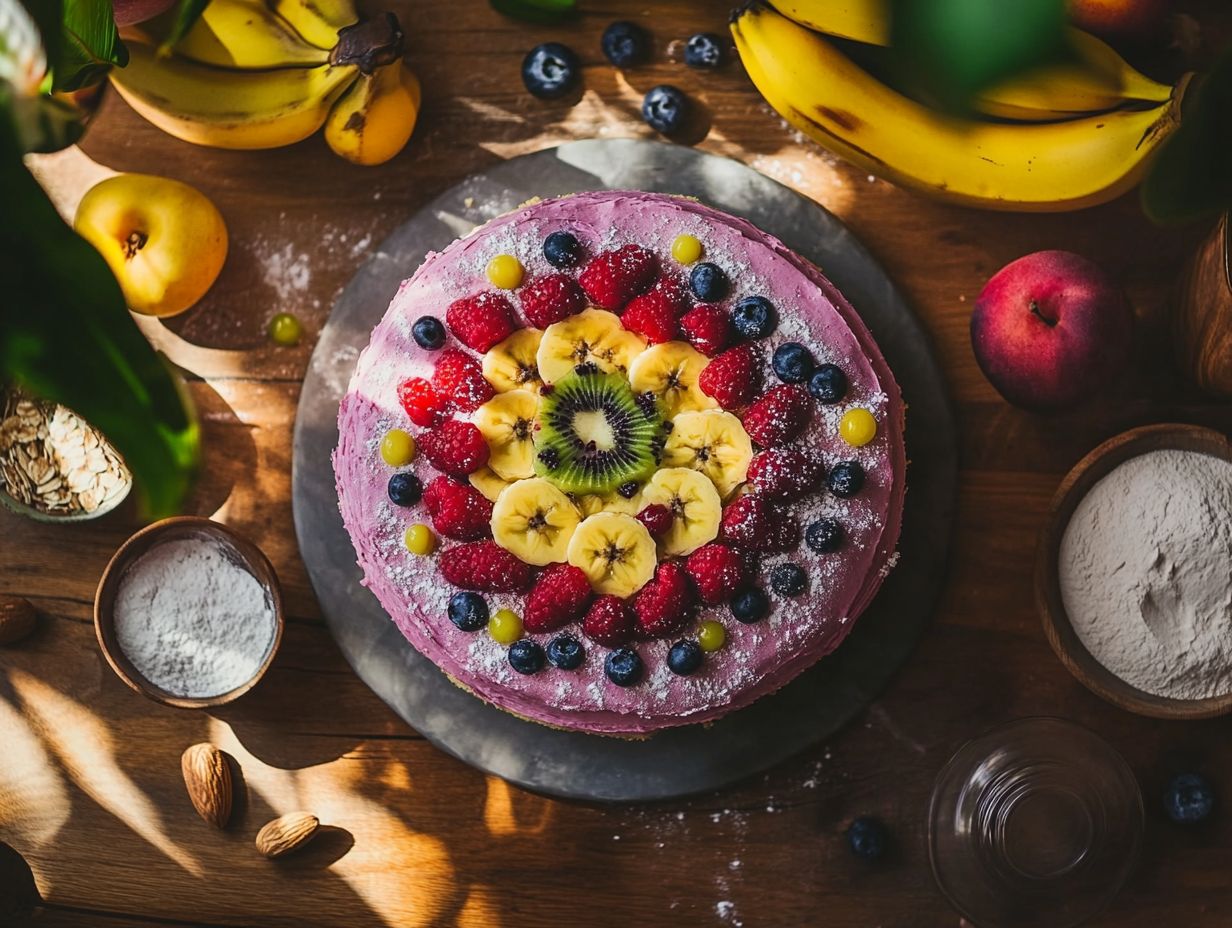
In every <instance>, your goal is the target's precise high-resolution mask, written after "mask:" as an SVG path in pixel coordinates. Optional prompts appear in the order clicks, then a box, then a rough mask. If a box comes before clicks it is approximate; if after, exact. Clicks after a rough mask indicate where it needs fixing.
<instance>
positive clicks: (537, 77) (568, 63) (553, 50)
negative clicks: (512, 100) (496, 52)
mask: <svg viewBox="0 0 1232 928" xmlns="http://www.w3.org/2000/svg"><path fill="white" fill-rule="evenodd" d="M581 75H582V65H581V63H580V62H579V61H578V57H577V55H575V54H574V53H573V49H571V48H569V46H567V45H561V44H560V43H559V42H544V43H543V44H542V45H536V46H535V47H534V48H532V49H531V50H530V51H529V52H527V53H526V57H525V58H523V59H522V83H523V84H525V85H526V89H527V90H529V91H530V92H531V95H532V96H536V97H538V98H539V99H541V100H554V99H556V98H557V97H563V96H564V95H565V94H567V93H568V92H569V91H571V90H572V89H573V88H574V87H576V86H577V83H578V79H579V78H580V77H581Z"/></svg>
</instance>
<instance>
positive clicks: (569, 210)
mask: <svg viewBox="0 0 1232 928" xmlns="http://www.w3.org/2000/svg"><path fill="white" fill-rule="evenodd" d="M338 430H339V441H338V447H337V449H336V450H335V452H334V470H335V475H336V478H337V486H338V500H339V505H340V507H341V510H342V517H343V520H344V522H345V523H346V527H347V531H348V532H349V533H350V536H351V539H352V541H353V542H354V544H355V550H356V551H357V552H358V556H359V564H360V566H361V567H362V568H363V572H364V578H365V579H364V582H365V584H366V585H367V586H368V587H369V588H370V589H371V590H372V592H373V593H375V594H376V596H377V598H378V599H379V600H380V602H381V604H382V606H384V608H385V609H386V611H388V613H389V614H390V616H391V617H392V618H393V620H394V622H395V623H396V624H397V626H398V628H399V629H401V631H402V633H403V634H404V635H405V636H406V638H407V639H408V640H409V641H410V642H411V644H412V645H414V646H415V647H416V648H417V649H418V650H419V651H420V652H422V653H423V654H424V655H425V656H427V657H428V658H429V659H431V660H432V661H433V662H435V663H436V664H437V665H438V666H439V667H440V668H441V669H442V670H443V671H444V672H445V673H446V674H448V675H449V676H450V677H451V678H452V679H453V680H454V681H456V682H457V683H459V684H460V685H462V686H464V687H466V688H467V689H469V690H471V691H472V692H473V693H475V694H477V695H478V696H480V697H481V698H483V699H485V700H487V701H489V702H490V703H492V704H493V705H496V706H498V707H500V708H502V709H505V710H507V711H510V712H513V713H515V714H517V715H519V716H522V717H524V718H527V719H532V720H534V721H536V722H540V723H543V724H547V725H552V726H558V727H562V728H569V729H575V730H579V731H586V732H595V733H603V734H613V735H625V736H637V735H645V734H648V733H650V732H653V731H655V730H657V729H661V728H666V727H669V726H673V725H683V724H687V723H693V722H705V721H710V720H713V719H716V718H718V717H720V716H722V715H724V714H726V713H728V712H730V711H732V710H733V709H736V708H739V707H741V706H744V705H747V704H749V703H751V702H752V701H753V700H755V699H757V698H758V697H760V696H764V695H765V694H767V693H770V692H773V691H774V690H776V689H778V688H779V687H781V686H782V685H783V684H785V683H787V682H788V681H789V680H791V679H792V678H793V677H795V676H796V675H797V674H799V673H800V672H801V671H802V670H805V669H806V668H808V667H810V666H812V665H813V664H814V663H816V662H817V660H818V659H819V658H820V657H822V656H823V655H825V654H827V653H829V652H830V651H832V650H833V649H834V648H835V647H837V646H838V645H839V643H840V642H841V641H842V640H843V639H844V638H845V637H846V636H847V634H848V633H849V632H850V631H851V629H852V626H853V625H854V623H855V620H856V618H857V617H858V616H859V615H860V613H861V612H862V611H863V610H864V608H865V607H866V606H867V605H868V603H869V601H870V600H871V599H872V598H873V595H874V594H875V593H876V592H877V589H878V588H879V587H880V585H881V582H882V580H883V579H884V577H885V576H886V573H887V572H888V571H889V569H890V567H891V566H892V565H893V562H894V560H895V558H896V555H895V553H894V552H895V545H896V543H897V539H898V531H899V523H900V519H901V514H902V502H903V494H904V491H905V481H904V475H905V469H906V458H905V455H904V449H903V404H902V399H901V396H900V394H899V390H898V386H897V384H896V383H895V382H894V378H893V376H892V375H891V374H890V370H889V368H888V367H887V366H886V363H885V360H884V359H883V358H882V356H881V354H880V352H879V351H878V350H877V346H876V345H875V344H874V343H873V340H872V338H871V336H870V335H869V333H868V330H867V329H866V328H865V327H864V325H863V323H862V322H861V321H860V318H859V316H858V315H857V314H856V313H855V311H854V310H853V309H852V308H851V306H850V305H849V304H848V303H847V301H846V300H844V299H843V297H842V296H841V295H840V294H839V293H838V291H837V290H836V289H835V288H834V287H833V285H831V284H830V282H829V281H828V280H826V278H825V277H824V276H823V275H822V274H821V272H820V271H819V270H818V269H817V268H816V267H814V266H813V265H811V264H809V263H808V262H807V261H805V260H804V259H802V258H800V257H799V256H798V255H796V254H794V253H793V252H791V251H790V250H789V249H788V248H787V247H786V246H785V245H783V244H782V243H781V242H779V241H778V240H776V239H775V238H773V237H771V236H769V235H767V234H765V233H764V232H761V231H759V230H758V229H756V228H755V227H754V226H752V225H751V224H749V223H748V222H745V221H744V220H741V219H737V218H734V217H732V216H729V215H726V214H724V213H721V212H719V211H717V210H714V209H710V208H708V207H706V206H703V205H701V204H699V203H697V202H695V201H692V200H689V199H685V198H681V197H671V196H664V195H658V194H648V193H637V192H622V191H607V192H601V193H585V194H578V195H575V196H568V197H562V198H559V199H554V200H548V201H542V202H533V203H531V204H529V205H526V206H524V207H522V208H520V209H518V210H516V211H515V212H513V213H510V214H508V215H505V216H502V217H499V218H497V219H494V220H492V221H491V222H489V223H487V224H486V225H484V226H482V227H480V228H479V229H478V230H476V231H475V232H473V233H472V234H470V235H468V236H466V237H465V238H462V239H460V240H458V241H456V242H454V243H453V244H451V245H450V246H449V247H448V248H446V249H445V250H444V251H442V252H440V253H438V254H431V255H429V256H428V257H427V259H426V260H425V261H424V263H423V265H422V266H421V267H420V268H419V270H418V271H416V272H415V275H414V276H413V277H411V278H410V279H409V280H407V281H405V282H404V283H403V284H402V286H401V288H400V289H399V291H398V294H397V296H395V297H394V299H393V302H392V303H391V304H390V306H389V310H388V311H387V312H386V314H385V318H384V319H383V320H382V321H381V323H380V324H379V325H378V326H377V327H376V329H375V330H374V331H373V333H372V340H371V343H370V344H369V346H368V348H367V349H366V350H365V351H364V352H363V354H362V355H361V357H360V359H359V365H358V368H357V369H356V372H355V375H354V377H353V379H352V380H351V384H350V388H349V390H348V392H347V395H346V396H345V397H344V398H343V401H342V406H341V409H340V411H339V418H338Z"/></svg>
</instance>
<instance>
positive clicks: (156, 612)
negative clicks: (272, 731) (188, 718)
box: [94, 516, 283, 709]
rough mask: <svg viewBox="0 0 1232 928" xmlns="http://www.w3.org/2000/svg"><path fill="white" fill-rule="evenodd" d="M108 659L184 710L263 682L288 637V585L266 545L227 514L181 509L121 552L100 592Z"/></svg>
mask: <svg viewBox="0 0 1232 928" xmlns="http://www.w3.org/2000/svg"><path fill="white" fill-rule="evenodd" d="M94 629H95V632H96V633H97V635H98V643H99V646H100V647H101V648H102V652H103V656H104V657H106V658H107V663H109V664H110V665H111V669H112V670H114V671H115V672H116V674H117V675H118V676H119V678H120V679H121V680H123V681H124V682H125V683H127V684H128V685H129V686H130V687H131V688H132V689H134V690H136V691H137V692H138V693H141V694H142V695H144V696H148V697H149V698H150V699H153V700H154V701H155V702H160V703H162V704H164V705H168V706H176V707H178V708H182V709H205V708H210V707H213V706H221V705H224V704H226V703H229V702H232V701H233V700H235V699H238V698H239V697H240V696H243V695H244V694H245V693H247V692H248V691H249V690H250V689H252V688H253V687H254V686H256V685H257V683H258V682H259V681H260V679H261V677H262V676H264V674H265V671H266V670H267V669H269V666H270V664H272V663H273V661H274V655H275V654H276V653H277V651H278V645H279V643H280V642H281V640H282V629H283V615H282V593H281V591H280V589H279V585H278V577H277V575H276V574H275V573H274V568H273V567H272V566H271V565H270V562H269V559H268V558H266V556H265V555H264V554H263V553H262V551H261V549H260V548H258V547H257V546H256V545H254V544H253V543H252V542H250V541H248V540H247V539H246V538H243V537H241V536H240V535H238V534H237V533H236V532H235V531H233V530H232V529H230V528H227V527H226V526H225V525H222V524H220V523H218V522H213V521H211V520H209V519H203V518H200V517H197V516H176V517H174V518H170V519H164V520H163V521H161V522H155V523H154V524H153V525H150V526H147V527H146V528H143V529H142V530H141V531H139V532H137V533H136V534H135V535H133V536H132V537H131V538H129V539H128V541H126V542H124V544H123V545H121V546H120V549H119V550H118V551H116V553H115V554H114V555H113V556H112V558H111V562H110V563H109V564H108V565H107V569H106V570H105V571H103V576H102V579H101V580H100V581H99V584H98V590H97V592H96V593H95V596H94Z"/></svg>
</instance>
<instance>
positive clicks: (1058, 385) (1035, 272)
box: [971, 251, 1134, 411]
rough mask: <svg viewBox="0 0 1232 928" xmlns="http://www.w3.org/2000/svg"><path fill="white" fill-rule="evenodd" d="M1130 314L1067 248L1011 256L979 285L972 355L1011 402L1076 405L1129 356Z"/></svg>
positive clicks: (1097, 272) (1119, 296)
mask: <svg viewBox="0 0 1232 928" xmlns="http://www.w3.org/2000/svg"><path fill="white" fill-rule="evenodd" d="M1133 325H1134V316H1133V312H1132V310H1130V308H1129V302H1128V301H1127V300H1126V299H1125V294H1124V293H1122V292H1121V290H1120V288H1119V287H1117V286H1116V284H1114V283H1113V282H1112V280H1111V278H1109V277H1108V275H1107V274H1105V273H1104V272H1103V270H1102V269H1100V268H1099V267H1098V266H1097V265H1095V264H1094V263H1092V262H1091V261H1088V260H1087V259H1086V258H1084V257H1082V256H1081V255H1076V254H1073V253H1072V252H1068V251H1037V252H1036V253H1035V254H1031V255H1027V256H1026V257H1023V258H1019V259H1018V260H1017V261H1011V262H1010V263H1009V264H1007V265H1006V266H1005V267H1003V268H1001V270H999V271H997V273H996V274H994V275H993V276H992V278H991V279H990V280H989V281H988V283H987V284H985V285H984V289H983V290H981V291H980V295H979V296H978V297H977V298H976V301H975V311H974V312H973V313H972V314H971V346H972V348H974V349H975V360H976V361H977V362H979V365H980V370H982V371H983V372H984V376H986V377H987V378H988V379H989V381H991V382H992V385H993V386H994V387H996V388H997V390H998V391H1000V393H1001V395H1002V396H1004V397H1005V398H1006V399H1007V400H1009V401H1010V402H1011V403H1013V404H1014V405H1015V406H1022V407H1023V408H1025V409H1033V410H1037V411H1047V410H1060V409H1066V408H1069V407H1071V406H1076V405H1078V404H1079V403H1080V402H1082V401H1083V400H1084V399H1087V398H1088V397H1090V396H1092V395H1094V394H1095V393H1097V392H1098V391H1099V390H1101V389H1102V388H1103V387H1104V386H1105V385H1106V384H1107V383H1108V381H1110V380H1111V379H1112V378H1113V377H1114V376H1115V375H1116V374H1117V373H1119V372H1120V371H1121V370H1122V369H1123V368H1124V367H1125V365H1126V364H1127V363H1128V361H1129V349H1130V341H1131V339H1132V336H1133Z"/></svg>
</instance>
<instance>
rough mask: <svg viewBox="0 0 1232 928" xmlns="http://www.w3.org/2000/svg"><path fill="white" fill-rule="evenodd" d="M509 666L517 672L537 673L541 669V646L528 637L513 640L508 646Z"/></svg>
mask: <svg viewBox="0 0 1232 928" xmlns="http://www.w3.org/2000/svg"><path fill="white" fill-rule="evenodd" d="M509 666H510V667H512V668H513V669H514V670H516V671H517V672H518V673H524V674H532V673H538V672H539V671H540V670H542V669H543V648H542V647H541V646H540V645H539V642H537V641H531V640H530V639H529V638H523V639H522V640H521V641H515V642H514V643H513V644H511V645H510V646H509Z"/></svg>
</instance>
